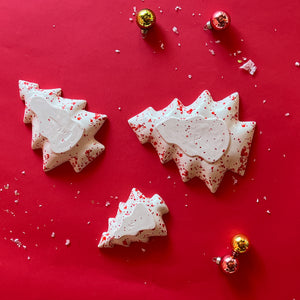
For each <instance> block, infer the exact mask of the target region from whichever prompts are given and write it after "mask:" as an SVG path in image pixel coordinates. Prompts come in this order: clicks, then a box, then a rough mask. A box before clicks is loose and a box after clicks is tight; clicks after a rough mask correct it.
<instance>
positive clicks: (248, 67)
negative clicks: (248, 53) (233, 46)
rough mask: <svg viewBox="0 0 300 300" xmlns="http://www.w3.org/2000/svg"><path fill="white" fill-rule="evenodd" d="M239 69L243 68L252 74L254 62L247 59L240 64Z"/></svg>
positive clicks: (254, 68) (254, 69)
mask: <svg viewBox="0 0 300 300" xmlns="http://www.w3.org/2000/svg"><path fill="white" fill-rule="evenodd" d="M240 69H244V70H246V71H248V72H249V74H250V75H254V73H255V71H256V69H257V67H256V66H255V64H254V62H253V61H252V60H251V59H249V60H248V61H247V62H246V63H244V64H243V65H242V66H240Z"/></svg>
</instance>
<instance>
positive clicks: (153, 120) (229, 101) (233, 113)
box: [128, 91, 255, 193]
mask: <svg viewBox="0 0 300 300" xmlns="http://www.w3.org/2000/svg"><path fill="white" fill-rule="evenodd" d="M238 115H239V95H238V93H234V94H232V95H230V96H228V97H226V98H225V99H223V100H221V101H213V99H212V97H211V95H210V93H209V92H208V91H204V92H203V93H202V94H201V95H200V96H199V97H198V99H197V100H196V101H195V102H194V103H193V104H191V105H190V106H187V107H185V106H184V105H183V104H182V103H181V102H180V101H179V100H178V99H174V100H173V101H172V102H171V104H169V105H168V106H167V107H166V108H165V109H163V110H160V111H155V110H154V109H153V108H152V107H149V108H147V109H146V110H144V111H143V112H142V113H140V114H138V115H136V116H135V117H133V118H131V119H130V120H129V121H128V122H129V125H130V126H131V128H132V129H133V131H134V132H135V134H136V135H137V137H138V139H139V141H140V142H141V143H142V144H144V143H147V142H150V143H151V144H152V145H153V146H154V147H155V149H156V151H157V153H158V156H159V158H160V161H161V163H166V162H168V161H170V160H174V162H175V163H176V165H177V167H178V169H179V172H180V175H181V178H182V180H183V181H184V182H187V181H189V180H190V179H192V178H194V177H199V178H200V179H201V180H203V181H204V182H205V184H206V186H207V187H208V188H209V189H210V191H211V192H213V193H214V192H216V190H217V189H218V187H219V185H220V183H221V181H222V179H223V177H224V174H225V172H226V171H227V170H231V171H233V172H235V173H238V174H239V175H244V173H245V170H246V165H247V160H248V155H249V151H250V147H251V142H252V137H253V133H254V129H255V122H240V121H239V119H238ZM191 116H193V117H197V116H199V117H200V119H203V120H209V121H213V120H216V121H218V120H219V122H220V121H223V122H224V124H225V125H224V126H225V127H227V129H228V131H229V136H230V143H229V146H228V148H227V147H226V149H223V148H221V149H217V148H215V149H213V150H218V151H220V150H222V153H223V154H222V156H221V157H220V158H219V159H216V160H211V159H204V158H206V157H207V155H208V156H209V155H213V153H209V152H212V151H213V150H210V151H209V152H208V153H206V152H203V155H202V156H201V155H200V156H199V155H196V156H191V155H189V153H187V152H185V151H184V150H183V149H184V148H183V147H184V146H183V147H180V146H178V145H180V143H187V141H189V140H190V141H189V142H190V143H193V144H194V143H196V141H194V140H191V139H193V137H189V138H187V139H185V140H184V141H181V142H180V137H179V136H178V137H177V140H178V141H177V142H176V137H174V138H173V142H172V143H170V142H168V141H166V139H165V138H164V137H163V136H162V135H161V133H160V131H159V126H161V124H162V125H163V126H166V125H165V123H166V122H167V121H168V120H169V119H170V118H175V119H177V120H178V121H181V122H184V121H189V120H192V119H191ZM177 126H179V125H177ZM196 126H203V125H202V124H199V125H196ZM187 130H188V129H185V132H187ZM200 130H201V127H199V129H198V131H200ZM209 131H210V135H212V131H211V129H209ZM226 131H227V130H226ZM200 138H202V137H200ZM210 138H211V139H220V138H222V136H221V137H217V136H216V137H214V136H211V137H210ZM204 143H205V142H204ZM206 143H207V142H206ZM217 144H220V145H222V142H221V140H220V141H217ZM203 146H204V144H203ZM194 148H195V147H194ZM200 148H202V147H200ZM206 151H208V150H206Z"/></svg>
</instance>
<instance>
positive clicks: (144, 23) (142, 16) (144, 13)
mask: <svg viewBox="0 0 300 300" xmlns="http://www.w3.org/2000/svg"><path fill="white" fill-rule="evenodd" d="M155 21H156V17H155V14H154V12H153V11H152V10H151V9H148V8H145V9H142V10H140V11H139V12H138V13H137V15H136V23H137V24H138V26H139V27H140V28H142V29H149V28H151V27H152V26H153V25H154V24H155Z"/></svg>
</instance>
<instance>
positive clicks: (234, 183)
mask: <svg viewBox="0 0 300 300" xmlns="http://www.w3.org/2000/svg"><path fill="white" fill-rule="evenodd" d="M232 180H233V185H236V184H237V183H238V180H237V179H236V178H235V177H234V176H232Z"/></svg>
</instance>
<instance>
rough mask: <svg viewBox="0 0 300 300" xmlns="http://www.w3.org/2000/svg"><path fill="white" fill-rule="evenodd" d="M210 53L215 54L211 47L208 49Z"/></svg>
mask: <svg viewBox="0 0 300 300" xmlns="http://www.w3.org/2000/svg"><path fill="white" fill-rule="evenodd" d="M208 51H209V52H210V54H211V55H216V53H215V51H214V50H213V49H208Z"/></svg>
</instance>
